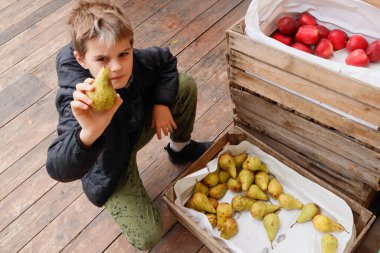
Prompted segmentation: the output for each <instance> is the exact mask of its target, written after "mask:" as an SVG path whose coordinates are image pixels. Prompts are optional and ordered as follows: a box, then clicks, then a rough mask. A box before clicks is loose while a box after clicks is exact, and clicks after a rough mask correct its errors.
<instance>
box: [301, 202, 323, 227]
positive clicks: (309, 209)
mask: <svg viewBox="0 0 380 253" xmlns="http://www.w3.org/2000/svg"><path fill="white" fill-rule="evenodd" d="M319 213H320V210H319V207H318V206H317V205H316V204H314V203H309V204H306V205H304V207H303V208H302V211H301V213H300V215H299V216H298V218H297V223H305V222H307V221H311V220H312V219H313V218H314V216H315V215H317V214H319Z"/></svg>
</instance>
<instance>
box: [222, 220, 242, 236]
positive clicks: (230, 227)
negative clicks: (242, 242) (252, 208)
mask: <svg viewBox="0 0 380 253" xmlns="http://www.w3.org/2000/svg"><path fill="white" fill-rule="evenodd" d="M237 232H238V223H237V222H236V220H235V219H234V218H227V220H226V221H225V222H224V223H223V225H222V228H221V233H220V237H222V238H224V239H226V240H228V239H230V238H231V237H232V236H234V235H236V234H237Z"/></svg>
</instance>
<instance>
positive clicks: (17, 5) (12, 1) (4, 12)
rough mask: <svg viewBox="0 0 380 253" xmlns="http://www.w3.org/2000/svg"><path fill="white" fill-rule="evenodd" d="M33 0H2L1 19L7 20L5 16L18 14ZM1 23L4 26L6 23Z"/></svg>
mask: <svg viewBox="0 0 380 253" xmlns="http://www.w3.org/2000/svg"><path fill="white" fill-rule="evenodd" d="M31 2H33V0H9V1H1V2H0V6H1V11H0V21H6V20H5V18H8V20H9V17H12V15H16V14H15V13H17V12H22V9H23V8H25V7H26V6H27V5H29V4H30V3H31ZM3 23H5V22H2V23H1V25H2V26H4V25H6V24H3Z"/></svg>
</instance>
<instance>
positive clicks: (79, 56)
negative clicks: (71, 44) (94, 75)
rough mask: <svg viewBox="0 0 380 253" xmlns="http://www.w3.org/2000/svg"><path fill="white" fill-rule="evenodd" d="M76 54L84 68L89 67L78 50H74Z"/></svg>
mask: <svg viewBox="0 0 380 253" xmlns="http://www.w3.org/2000/svg"><path fill="white" fill-rule="evenodd" d="M74 56H75V59H77V62H78V63H79V64H80V65H81V66H82V68H84V69H88V67H87V64H86V61H85V59H84V57H82V56H81V55H80V54H79V53H78V51H74Z"/></svg>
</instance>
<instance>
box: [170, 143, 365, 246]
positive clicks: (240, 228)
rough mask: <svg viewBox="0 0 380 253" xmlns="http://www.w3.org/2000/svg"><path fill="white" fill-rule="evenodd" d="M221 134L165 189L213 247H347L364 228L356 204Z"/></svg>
mask: <svg viewBox="0 0 380 253" xmlns="http://www.w3.org/2000/svg"><path fill="white" fill-rule="evenodd" d="M222 139H224V141H223V140H220V141H218V142H217V143H216V144H215V145H214V146H213V147H212V148H211V149H210V150H209V152H208V153H206V154H205V155H204V156H203V157H201V158H200V159H199V160H198V161H196V162H195V163H194V164H192V166H190V168H189V170H188V171H187V173H191V174H188V175H186V176H184V177H183V178H181V179H179V180H178V181H177V182H175V184H174V185H172V186H171V187H172V191H171V193H168V192H170V191H167V192H166V194H165V196H164V199H165V201H166V202H167V203H168V204H169V207H170V209H171V211H172V212H173V213H174V214H176V216H177V217H178V219H179V221H180V222H181V223H182V224H184V225H185V227H187V228H188V229H190V231H192V232H193V233H194V234H195V235H196V236H197V237H198V238H199V239H201V240H202V241H203V242H204V243H205V244H206V245H207V246H208V247H209V248H210V249H211V250H212V251H213V252H239V253H240V252H252V253H255V252H257V253H263V252H292V253H296V252H299V253H305V252H353V248H354V247H356V244H357V242H358V239H357V237H356V233H358V235H360V237H362V236H363V235H362V233H361V232H363V233H365V231H363V224H361V225H360V228H359V231H358V230H357V229H356V227H355V225H356V223H357V220H358V219H357V218H356V217H357V214H356V212H359V214H360V212H362V211H360V210H353V209H352V208H351V206H350V205H348V204H347V202H346V201H345V200H344V199H342V198H341V197H339V196H338V195H336V194H335V193H333V192H332V191H331V190H333V189H332V188H330V189H329V190H328V189H326V188H329V187H328V186H327V187H326V188H325V187H323V186H321V184H320V182H315V181H313V180H310V179H309V178H307V177H305V176H304V175H301V174H300V173H298V172H297V171H296V170H294V169H293V168H291V167H289V164H290V165H292V163H291V162H290V163H289V162H286V163H287V164H285V163H283V162H284V160H282V159H280V160H279V159H278V157H274V156H272V155H271V154H268V153H266V152H265V151H263V150H262V149H261V148H259V147H258V146H256V145H253V144H252V143H251V142H248V141H246V140H244V141H242V142H240V143H239V144H238V145H230V144H228V143H227V141H226V137H224V138H222ZM223 144H225V145H223ZM261 144H263V143H261ZM263 145H265V144H263ZM271 151H272V152H274V151H273V150H271ZM213 154H216V156H215V155H214V156H213ZM280 156H281V155H280ZM282 158H283V157H282ZM284 159H285V160H286V158H284ZM281 160H282V161H281ZM306 173H307V172H306ZM322 184H323V183H322ZM346 200H347V199H346ZM348 201H349V199H348ZM349 203H350V204H351V205H353V206H354V207H355V208H354V209H356V208H357V207H358V206H357V205H355V203H354V202H351V201H349ZM365 210H366V209H365ZM368 213H369V214H370V212H369V211H368ZM354 216H355V220H354ZM369 217H371V215H369V216H368V217H367V218H369ZM367 222H368V219H364V220H363V219H362V221H361V223H367Z"/></svg>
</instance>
